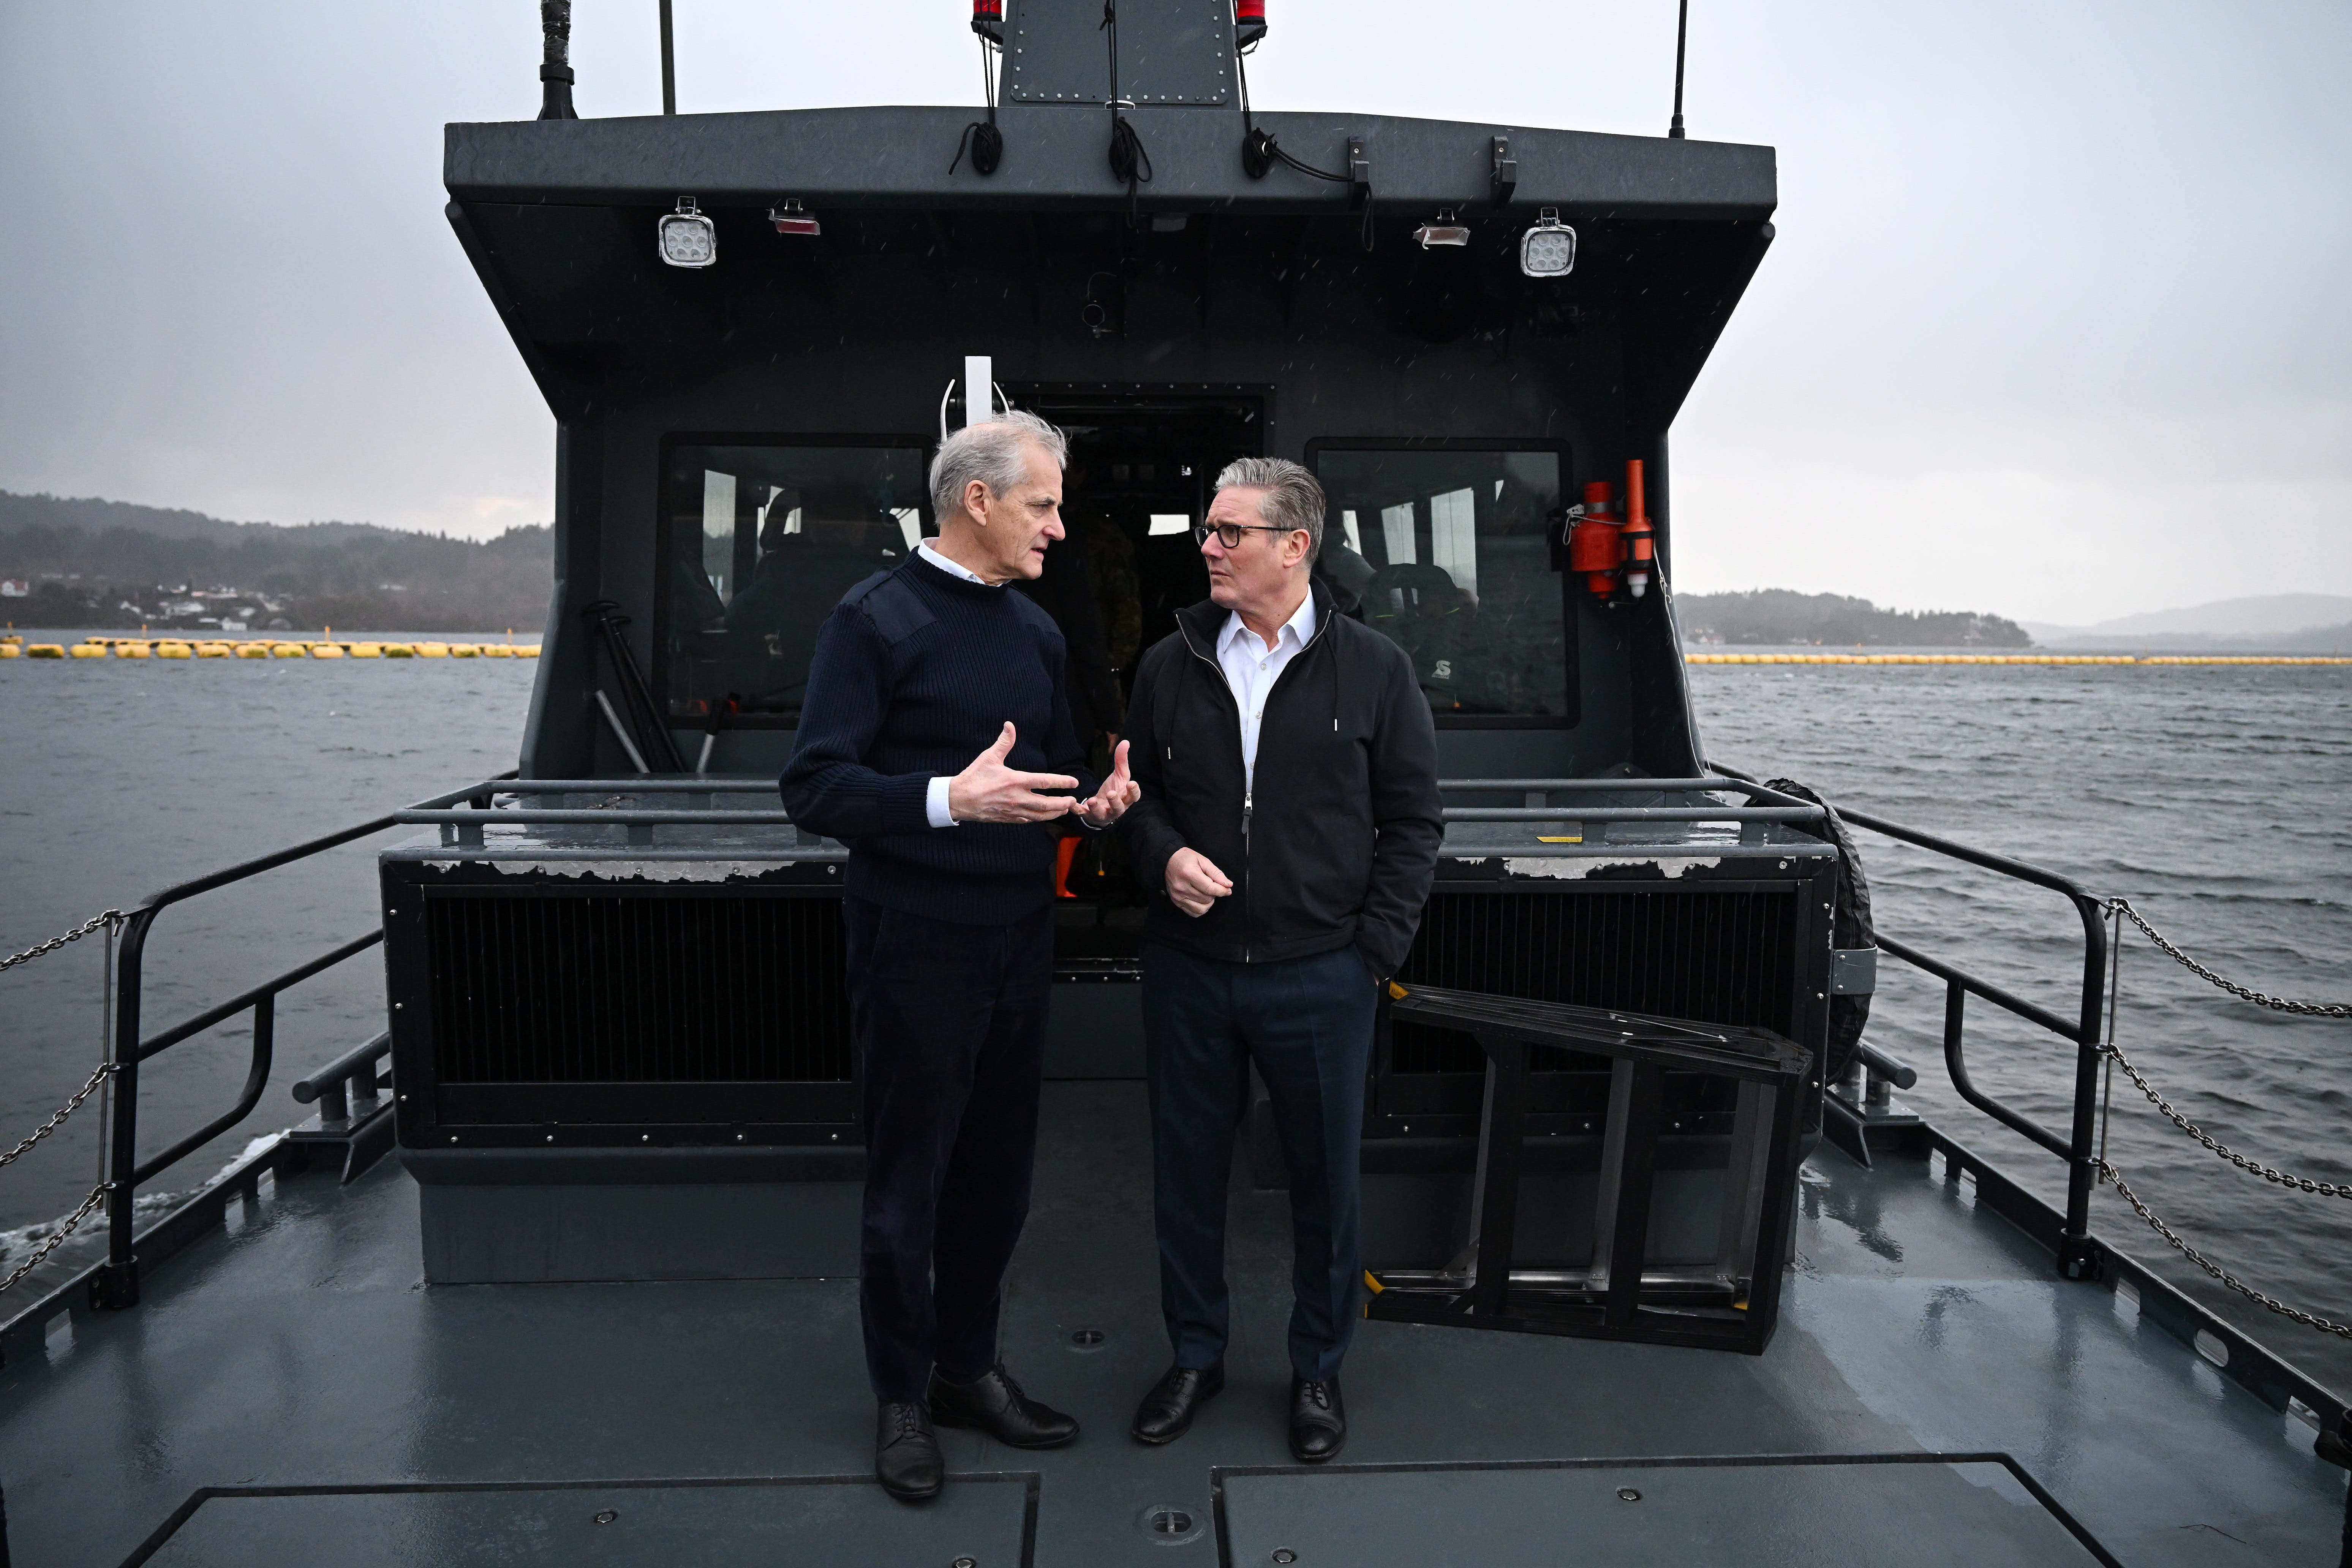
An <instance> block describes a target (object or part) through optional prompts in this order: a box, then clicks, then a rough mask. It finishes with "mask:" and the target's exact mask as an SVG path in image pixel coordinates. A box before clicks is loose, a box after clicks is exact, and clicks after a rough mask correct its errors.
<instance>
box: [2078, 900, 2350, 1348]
mask: <svg viewBox="0 0 2352 1568" xmlns="http://www.w3.org/2000/svg"><path fill="white" fill-rule="evenodd" d="M2106 912H2107V915H2108V918H2109V919H2111V920H2113V921H2115V924H2116V940H2115V941H2114V942H2110V943H2109V944H2108V948H2107V953H2108V957H2107V964H2108V968H2107V1033H2106V1038H2105V1040H2103V1041H2101V1042H2100V1045H2099V1054H2100V1055H2101V1056H2103V1057H2105V1058H2106V1064H2107V1071H2108V1073H2109V1075H2110V1081H2112V1074H2113V1072H2114V1069H2115V1068H2123V1070H2124V1074H2125V1076H2126V1077H2127V1078H2129V1079H2131V1080H2132V1082H2133V1083H2134V1084H2136V1085H2137V1086H2138V1089H2139V1091H2140V1093H2142V1094H2143V1095H2146V1096H2147V1101H2148V1103H2149V1104H2151V1105H2153V1106H2155V1107H2156V1108H2157V1110H2159V1111H2161V1112H2162V1113H2163V1114H2164V1116H2165V1118H2166V1119H2167V1120H2168V1121H2170V1122H2171V1123H2172V1124H2173V1125H2174V1126H2176V1127H2178V1128H2179V1129H2180V1131H2183V1132H2185V1133H2187V1134H2188V1135H2189V1137H2191V1138H2194V1139H2195V1140H2197V1142H2200V1143H2202V1144H2203V1145H2204V1146H2205V1147H2206V1148H2207V1149H2208V1150H2210V1151H2211V1152H2213V1153H2214V1154H2216V1155H2218V1156H2220V1157H2221V1159H2224V1160H2226V1161H2228V1162H2229V1163H2231V1164H2232V1165H2235V1166H2237V1167H2238V1169H2240V1170H2242V1171H2243V1172H2245V1173H2247V1174H2249V1175H2254V1176H2260V1177H2261V1178H2262V1179H2263V1181H2265V1182H2269V1183H2272V1184H2274V1185H2277V1186H2279V1187H2281V1188H2284V1189H2285V1190H2287V1191H2290V1192H2298V1193H2305V1194H2311V1195H2312V1196H2315V1197H2323V1198H2352V1184H2339V1183H2336V1182H2315V1181H2313V1180H2312V1179H2311V1178H2310V1177H2308V1176H2293V1175H2289V1174H2287V1173H2285V1172H2284V1171H2281V1170H2278V1169H2276V1168H2275V1167H2273V1166H2270V1165H2265V1164H2262V1163H2259V1162H2257V1161H2253V1160H2249V1159H2247V1158H2246V1157H2245V1156H2244V1155H2243V1154H2241V1153H2239V1152H2237V1151H2236V1150H2234V1149H2232V1148H2231V1147H2230V1146H2229V1145H2228V1144H2226V1143H2224V1142H2221V1140H2220V1139H2218V1138H2215V1137H2214V1136H2213V1135H2212V1134H2210V1133H2209V1132H2207V1131H2205V1130H2204V1129H2203V1128H2201V1127H2200V1126H2198V1125H2197V1124H2196V1123H2195V1122H2193V1121H2189V1118H2188V1117H2186V1116H2184V1115H2182V1114H2181V1113H2180V1111H2179V1110H2178V1109H2176V1108H2175V1107H2174V1105H2173V1103H2172V1102H2171V1101H2170V1100H2167V1099H2166V1098H2165V1097H2164V1096H2163V1095H2162V1094H2161V1093H2159V1092H2158V1089H2157V1088H2156V1086H2155V1085H2154V1084H2152V1083H2150V1082H2148V1081H2147V1075H2146V1074H2144V1073H2142V1072H2141V1071H2140V1070H2139V1068H2137V1067H2135V1066H2134V1065H2133V1064H2132V1061H2131V1058H2128V1057H2126V1056H2125V1055H2124V1053H2123V1049H2122V1047H2119V1046H2118V1045H2116V1013H2117V1006H2116V1004H2117V1002H2118V1000H2119V999H2120V997H2121V994H2122V988H2123V940H2122V939H2123V922H2124V921H2126V920H2128V921H2131V922H2132V924H2134V925H2136V926H2137V927H2139V929H2140V930H2141V931H2143V932H2145V933H2146V934H2147V939H2148V941H2150V942H2154V943H2155V944H2156V945H2157V947H2158V949H2159V950H2160V951H2162V952H2164V953H2165V955H2166V956H2168V957H2169V958H2171V959H2173V960H2175V961H2176V962H2178V963H2179V964H2180V965H2181V966H2182V967H2183V968H2185V969H2187V970H2188V971H2189V973H2191V974H2194V975H2196V976H2197V977H2198V978H2199V979H2200V980H2204V981H2208V982H2210V984H2214V985H2217V986H2219V987H2220V988H2221V989H2222V990H2223V991H2226V992H2228V993H2229V994H2231V995H2232V996H2236V997H2238V998H2240V999H2242V1000H2243V1001H2247V1002H2252V1004H2254V1005H2256V1006H2258V1007H2268V1008H2271V1009H2273V1010H2274V1011H2276V1012H2281V1013H2292V1014H2295V1015H2297V1016H2303V1017H2318V1018H2336V1017H2352V1007H2346V1006H2339V1005H2336V1004H2333V1003H2326V1002H2290V1001H2286V1000H2284V999H2283V998H2280V997H2276V996H2272V995H2269V994H2265V993H2263V992H2260V991H2256V990H2254V989H2253V988H2252V987H2251V986H2246V985H2241V984H2237V983H2236V982H2235V981H2231V980H2225V979H2223V978H2222V977H2221V975H2219V974H2216V973H2213V971H2212V970H2210V969H2209V968H2207V967H2206V966H2205V965H2204V964H2202V963H2198V962H2197V960H2195V959H2193V958H2191V957H2189V954H2187V953H2186V952H2182V951H2181V950H2180V949H2179V947H2178V946H2176V945H2175V944H2174V943H2173V942H2170V941H2168V940H2167V939H2166V937H2165V935H2164V933H2163V932H2162V931H2158V930H2157V929H2156V927H2154V926H2152V925H2150V924H2149V923H2148V922H2147V917H2146V916H2144V915H2142V914H2141V913H2140V912H2139V911H2138V910H2136V909H2133V908H2132V906H2131V900H2128V899H2120V898H2118V899H2109V900H2107V901H2106ZM2107 1110H2108V1103H2107V1094H2106V1092H2105V1089H2102V1091H2101V1096H2100V1109H2099V1152H2098V1157H2097V1159H2096V1161H2095V1164H2096V1166H2097V1168H2098V1173H2099V1179H2100V1180H2101V1181H2104V1182H2105V1183H2107V1184H2109V1185H2111V1186H2113V1187H2114V1188H2115V1189H2116V1192H2118V1193H2120V1194H2123V1200H2124V1202H2126V1203H2127V1204H2129V1205H2131V1208H2132V1212H2133V1213H2134V1214H2136V1215H2139V1217H2140V1218H2141V1219H2142V1220H2145V1221H2146V1222H2147V1227H2148V1228H2149V1229H2150V1230H2153V1231H2154V1232H2156V1234H2157V1235H2158V1236H2160V1237H2163V1238H2164V1239H2165V1241H2166V1242H2167V1243H2168V1245H2169V1246H2170V1247H2172V1249H2173V1250H2174V1251H2176V1252H2178V1253H2179V1254H2180V1256H2181V1257H2183V1258H2187V1259H2188V1260H2189V1262H2191V1263H2193V1264H2195V1265H2196V1266H2197V1267H2198V1268H2200V1269H2202V1270H2203V1271H2204V1272H2205V1273H2206V1274H2208V1275H2210V1277H2211V1278H2212V1279H2215V1280H2218V1281H2219V1282H2220V1283H2221V1284H2222V1285H2224V1286H2226V1287H2228V1288H2229V1289H2232V1290H2234V1291H2236V1292H2237V1293H2238V1294H2239V1295H2241V1296H2243V1297H2244V1298H2245V1299H2246V1300H2249V1301H2252V1302H2254V1303H2255V1304H2256V1305H2258V1306H2260V1307H2263V1308H2264V1309H2265V1310H2269V1311H2273V1312H2275V1313H2277V1314H2278V1315H2279V1316H2280V1317H2282V1318H2284V1319H2286V1320H2287V1321H2289V1322H2294V1323H2300V1324H2302V1325H2303V1326H2304V1327H2305V1328H2307V1329H2315V1330H2317V1331H2320V1332H2321V1333H2324V1334H2335V1335H2336V1336H2337V1337H2339V1338H2342V1339H2352V1324H2345V1323H2338V1322H2335V1321H2331V1320H2329V1319H2326V1318H2323V1317H2320V1316H2319V1315H2318V1314H2317V1313H2315V1312H2306V1311H2305V1310H2303V1309H2301V1308H2300V1307H2291V1306H2289V1305H2287V1304H2286V1303H2285V1302H2284V1301H2282V1300H2279V1299H2278V1298H2277V1297H2275V1296H2270V1295H2265V1294H2264V1293H2263V1292H2262V1291H2260V1290H2257V1289H2254V1288H2253V1287H2252V1286H2251V1285H2249V1284H2247V1283H2246V1282H2245V1281H2244V1280H2242V1279H2239V1278H2238V1277H2237V1276H2236V1275H2235V1274H2232V1273H2231V1272H2230V1270H2229V1269H2227V1268H2223V1267H2222V1266H2221V1264H2219V1263H2216V1262H2214V1261H2213V1260H2212V1259H2211V1258H2208V1257H2206V1256H2205V1255H2204V1254H2203V1253H2202V1252H2200V1251H2199V1250H2198V1249H2197V1248H2195V1247H2191V1246H2189V1243H2188V1241H2187V1240H2185V1239H2184V1238H2183V1237H2181V1235H2180V1233H2179V1231H2177V1230H2175V1229H2173V1228H2172V1226H2169V1225H2167V1224H2166V1223H2165V1222H2164V1218H2163V1216H2162V1215H2158V1213H2157V1212H2156V1211H2155V1210H2154V1209H2152V1208H2150V1207H2148V1205H2147V1203H2146V1202H2145V1201H2144V1200H2143V1199H2142V1198H2141V1197H2140V1195H2139V1194H2137V1193H2136V1192H2134V1191H2132V1189H2131V1184H2129V1183H2127V1182H2126V1181H2125V1180H2124V1176H2123V1173H2122V1172H2121V1171H2118V1170H2116V1167H2115V1166H2114V1165H2112V1164H2110V1163H2108V1161H2107Z"/></svg>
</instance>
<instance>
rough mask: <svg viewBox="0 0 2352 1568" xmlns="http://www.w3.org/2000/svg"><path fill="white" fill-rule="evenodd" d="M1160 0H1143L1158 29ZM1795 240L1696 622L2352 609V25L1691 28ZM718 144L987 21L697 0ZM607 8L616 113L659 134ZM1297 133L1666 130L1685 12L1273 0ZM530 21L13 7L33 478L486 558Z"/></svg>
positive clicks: (974, 85) (2273, 15) (685, 65)
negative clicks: (482, 195)
mask: <svg viewBox="0 0 2352 1568" xmlns="http://www.w3.org/2000/svg"><path fill="white" fill-rule="evenodd" d="M1136 3H1139V4H1140V3H1147V0H1136ZM1692 9H1693V16H1692V22H1691V26H1692V40H1691V51H1690V74H1689V87H1688V101H1687V105H1686V112H1687V115H1688V119H1689V124H1690V128H1691V133H1692V134H1693V135H1694V136H1696V137H1702V138H1708V139H1719V140H1725V141H1738V142H1765V143H1769V144H1771V145H1773V146H1776V147H1777V148H1778V149H1779V150H1780V192H1781V207H1780V216H1779V218H1778V225H1779V230H1780V238H1779V240H1778V241H1777V243H1776V244H1775V245H1774V246H1773V248H1772V250H1771V253H1770V255H1769V258H1767V259H1766V261H1765V263H1764V266H1763V268H1762V270H1761V272H1760V273H1759V275H1758V277H1757V279H1756V281H1755V284H1754V285H1753V286H1752V287H1751V288H1750V289H1749V290H1748V297H1747V300H1746V301H1745V302H1744V303H1743V304H1742V305H1741V307H1740V310H1739V311H1738V315H1737V316H1736V317H1735V318H1734V320H1733V322H1732V325H1731V328H1730V330H1729V331H1728V332H1727V335H1726V337H1725V339H1724V341H1723V342H1722V344H1721V346H1720V347H1719V348H1718V349H1717V353H1716V355H1715V358H1714V360H1713V361H1712V362H1711V363H1710V364H1709V365H1708V368H1707V370H1706V374H1704V375H1703V376H1702V377H1701V379H1700V381H1699V384H1698V387H1697V390H1696V393H1695V394H1694V395H1693V396H1692V399H1691V402H1690V403H1689V405H1687V406H1686V407H1685V411H1684V414H1683V416H1682V419H1681V421H1680V422H1679V423H1678V424H1677V426H1675V446H1674V451H1675V464H1676V468H1675V473H1676V490H1675V505H1676V512H1675V518H1674V523H1675V542H1676V548H1675V562H1676V568H1677V575H1678V585H1679V586H1680V587H1681V588H1683V589H1684V590H1685V591H1708V590H1717V589H1726V588H1746V587H1762V586H1783V587H1794V588H1803V589H1809V590H1816V591H1834V592H1840V593H1850V594H1860V595H1867V596H1869V597H1871V598H1873V599H1875V600H1878V601H1879V602H1881V603H1886V604H1894V605H1900V606H1903V607H1906V608H1965V609H1980V610H1990V611H1993V612H1996V613H1999V614H2004V615H2009V616H2018V617H2021V618H2031V619H2036V620H2046V621H2058V622H2076V623H2079V622H2088V621H2094V620H2098V619H2102V618H2105V617H2107V616H2117V615H2123V614H2126V613H2130V612H2133V611H2138V610H2147V609H2156V608H2161V607H2165V606H2168V605H2186V604H2194V603H2199V602H2202V601H2205V600H2210V599H2217V598H2223V597H2229V596H2233V595H2245V594H2259V593H2267V592H2278V591H2284V590H2288V589H2293V590H2298V591H2310V592H2334V593H2352V528H2347V524H2352V352H2347V350H2352V330H2348V329H2352V289H2347V279H2352V201H2347V193H2352V90H2347V80H2352V6H2347V5H2344V4H2342V3H2341V0H2332V3H2327V4H2317V3H2314V4H2294V5H2290V4H2262V3H2240V4H2233V5H2212V4H2210V3H2205V4H2195V5H2190V4H2183V3H2180V0H2154V3H2145V4H2132V5H2123V4H2069V3H2065V0H2057V3H2053V0H2041V3H2039V4H2032V5H2027V4H1998V3H1986V0H1971V3H1969V4H1967V5H1958V4H1946V5H1901V6H1894V5H1858V4H1835V3H1831V0H1804V3H1797V4H1788V5H1759V4H1754V3H1749V4H1743V5H1727V4H1724V3H1723V0H1696V3H1695V4H1694V5H1693V7H1692ZM676 10H677V28H678V38H677V56H678V97H679V102H680V107H681V108H682V109H684V110H688V111H689V112H692V111H698V110H742V109H774V108H803V107H813V106H818V105H831V104H865V103H962V102H967V101H971V100H973V99H974V98H975V96H976V93H977V89H978V81H977V65H976V60H975V53H974V47H973V45H972V43H971V35H970V34H969V33H968V32H967V31H966V30H965V26H964V20H965V17H966V16H967V15H968V12H967V11H966V10H965V9H964V7H963V6H962V5H961V0H862V3H860V4H857V5H814V4H801V5H776V4H772V3H770V4H751V3H750V0H676ZM655 14H656V7H655V0H581V4H579V5H578V6H577V8H576V16H575V21H574V27H573V43H574V48H573V59H574V64H575V66H576V67H577V68H578V70H579V74H580V84H579V88H578V104H579V107H580V110H581V112H582V113H583V114H584V115H592V116H593V115H607V114H642V113H651V112H655V111H656V110H658V109H659V107H660V89H659V74H658V65H657V57H656V32H655V20H654V18H655ZM1271 14H1272V20H1273V33H1272V36H1271V37H1269V39H1268V40H1267V42H1266V44H1265V46H1264V47H1263V48H1262V49H1261V51H1260V53H1259V55H1258V56H1257V58H1256V59H1255V62H1254V63H1253V67H1252V71H1251V85H1252V88H1253V89H1254V93H1255V98H1256V100H1258V101H1259V102H1261V103H1262V104H1264V105H1265V107H1268V108H1276V109H1322V110H1364V111H1377V112H1383V113H1391V114H1410V115H1427V116H1433V117H1438V118H1445V119H1457V120H1465V121H1494V122H1498V123H1520V124H1536V125H1555V126H1566V127H1570V128H1577V129H1589V130H1597V131H1611V132H1633V133H1639V134H1653V135H1654V134H1657V133H1659V132H1662V131H1663V130H1664V125H1665V120H1666V114H1667V111H1668V107H1669V97H1670V93H1671V89H1672V79H1673V67H1674V6H1673V5H1672V3H1671V0H1642V3H1638V4H1634V3H1628V0H1614V3H1612V4H1605V5H1604V4H1596V3H1591V0H1447V3H1446V4H1444V5H1433V4H1432V5H1412V6H1407V5H1400V4H1396V3H1394V0H1355V3H1352V4H1347V3H1342V0H1271ZM537 19H538V7H537V5H535V4H533V3H532V0H405V3H404V4H401V5H318V4H304V5H296V4H293V3H291V0H209V3H204V0H194V3H192V0H172V3H169V4H167V3H165V0H76V3H75V4H72V5H58V4H40V5H37V4H34V3H33V0H5V3H0V212H5V214H6V217H5V220H0V222H5V232H6V237H7V240H6V244H5V247H0V489H14V490H20V491H22V490H48V491H53V492H56V493H59V494H67V495H100V496H107V497H111V498H115V499H119V500H136V501H144V502H149V503H152V504H156V505H164V506H187V507H194V508H196V509H198V510H204V511H208V512H213V513H215V514H217V515H221V516H226V517H233V518H241V519H252V520H265V521H280V522H298V521H310V520H315V519H331V518H332V519H344V520H350V521H376V522H383V523H390V524H394V525H398V526H402V527H413V528H431V529H443V530H448V531H459V532H465V533H468V534H482V533H488V532H494V531H497V530H498V529H499V528H502V527H505V526H507V525H509V524H510V523H514V522H523V521H545V520H546V519H547V517H548V516H549V515H550V511H551V493H552V483H551V464H552V435H553V426H552V424H551V421H550V419H549V418H548V416H547V413H546V410H545V408H544V406H543V405H541V402H540V400H539V398H538V396H537V394H536V393H535V391H534V390H533V388H532V387H531V384H530V381H529V379H528V378H527V377H526V376H525V375H524V374H523V372H522V369H521V367H520V364H519V363H517V361H516V358H515V355H514V353H513V350H512V348H511V346H510V345H509V342H507V340H506V337H505V334H504V332H503V331H501V329H500V328H499V324H498V322H497V321H496V319H495V317H494V316H493V315H492V313H491V311H490V310H489V308H488V305H487V304H486V303H485V301H484V300H483V298H482V296H481V293H480V290H479V289H478V286H477V284H476V283H475V281H474V279H473V277H472V275H471V273H470V272H469V270H468V269H467V265H466V263H465V260H464V258H462V257H461V256H460V255H459V253H458V250H457V244H456V242H455V240H454V239H453V238H452V237H450V234H449V231H448V228H447V226H446V224H445V223H444V221H443V219H442V217H441V213H440V208H441V205H442V202H443V200H444V199H445V198H444V196H443V194H442V192H441V190H440V188H439V178H440V153H441V126H442V124H443V122H444V121H451V120H499V119H520V118H528V117H529V116H530V115H531V114H532V113H533V112H535V110H536V106H537V103H538V83H537V79H536V75H537V72H536V67H537V62H538V38H537V31H538V29H537Z"/></svg>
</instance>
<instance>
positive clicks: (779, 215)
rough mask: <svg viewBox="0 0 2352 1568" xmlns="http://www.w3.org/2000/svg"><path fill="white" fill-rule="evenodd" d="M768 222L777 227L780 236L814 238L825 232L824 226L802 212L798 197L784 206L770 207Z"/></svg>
mask: <svg viewBox="0 0 2352 1568" xmlns="http://www.w3.org/2000/svg"><path fill="white" fill-rule="evenodd" d="M768 221H769V222H770V223H772V224H774V225H775V226H776V232H777V233H778V234H803V235H812V236H814V235H819V234H823V233H824V226H823V225H821V224H819V223H818V222H817V221H816V219H815V217H814V216H812V215H810V214H809V213H807V212H804V211H803V210H802V207H801V204H800V200H799V198H798V197H794V198H793V199H792V200H790V201H787V202H786V203H785V204H784V205H782V206H780V207H770V208H769V209H768Z"/></svg>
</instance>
